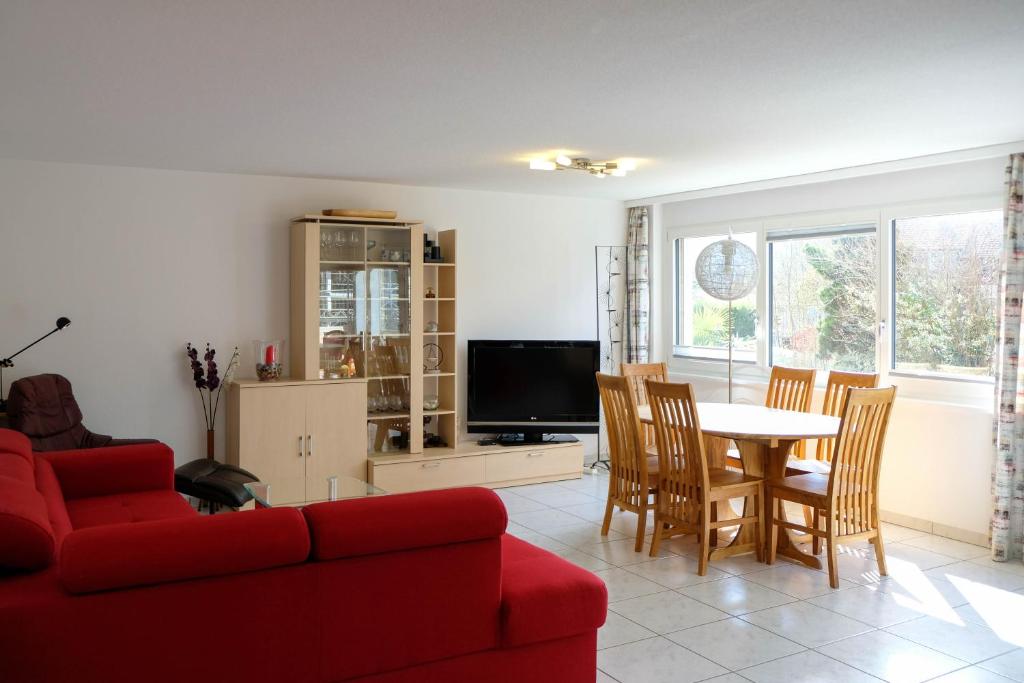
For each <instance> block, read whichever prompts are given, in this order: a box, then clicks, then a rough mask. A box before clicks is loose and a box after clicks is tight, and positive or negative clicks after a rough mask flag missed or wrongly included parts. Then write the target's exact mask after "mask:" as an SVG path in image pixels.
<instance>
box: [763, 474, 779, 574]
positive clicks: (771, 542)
mask: <svg viewBox="0 0 1024 683" xmlns="http://www.w3.org/2000/svg"><path fill="white" fill-rule="evenodd" d="M767 496H768V500H769V501H770V503H769V505H768V506H767V508H768V509H769V510H774V509H775V501H774V500H773V496H772V490H771V489H768V493H767ZM763 523H764V524H767V525H768V564H775V546H776V545H778V543H779V528H778V527H777V526H776V525H775V519H774V518H772V519H766V520H763Z"/></svg>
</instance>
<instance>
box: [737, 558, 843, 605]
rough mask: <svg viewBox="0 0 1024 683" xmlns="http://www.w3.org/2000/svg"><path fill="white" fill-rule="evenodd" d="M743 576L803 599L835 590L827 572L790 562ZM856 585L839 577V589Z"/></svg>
mask: <svg viewBox="0 0 1024 683" xmlns="http://www.w3.org/2000/svg"><path fill="white" fill-rule="evenodd" d="M743 578H745V579H747V580H748V581H753V582H754V583H759V584H761V585H762V586H767V587H768V588H771V589H772V590H777V591H779V592H781V593H785V594H787V595H792V596H793V597H794V598H800V599H801V600H804V599H807V598H815V597H817V596H819V595H825V594H826V593H831V592H832V591H833V590H835V589H833V588H832V587H831V586H829V584H828V574H826V573H825V572H819V571H815V570H814V569H809V568H807V567H804V566H801V565H796V564H790V563H788V562H782V563H781V564H775V565H773V566H771V567H769V568H768V569H764V570H762V571H759V572H752V573H750V574H745V575H744V576H743ZM855 585H856V584H854V583H851V582H850V581H847V580H846V579H844V578H841V577H840V579H839V590H843V589H845V588H852V587H853V586H855Z"/></svg>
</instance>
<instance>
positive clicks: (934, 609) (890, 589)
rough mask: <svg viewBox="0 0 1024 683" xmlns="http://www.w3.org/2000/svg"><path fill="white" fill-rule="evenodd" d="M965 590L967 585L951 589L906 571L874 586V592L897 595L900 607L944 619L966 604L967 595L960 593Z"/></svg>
mask: <svg viewBox="0 0 1024 683" xmlns="http://www.w3.org/2000/svg"><path fill="white" fill-rule="evenodd" d="M967 587H970V584H965V583H961V584H960V585H959V586H955V585H953V584H952V583H950V582H949V581H946V580H945V579H941V578H937V577H934V576H928V575H926V574H924V573H923V572H916V573H909V572H908V573H904V574H901V575H899V576H892V577H890V578H888V579H886V580H884V581H881V582H880V583H877V584H874V588H876V589H877V590H879V591H881V592H883V593H890V594H892V595H895V596H897V599H898V600H899V601H900V603H901V604H905V605H907V606H909V607H911V608H913V609H919V610H921V612H922V613H924V614H930V615H932V616H938V617H942V618H948V617H949V615H950V614H952V613H953V609H954V608H956V607H959V606H960V605H963V604H966V603H967V596H966V594H965V593H964V591H963V590H962V588H967Z"/></svg>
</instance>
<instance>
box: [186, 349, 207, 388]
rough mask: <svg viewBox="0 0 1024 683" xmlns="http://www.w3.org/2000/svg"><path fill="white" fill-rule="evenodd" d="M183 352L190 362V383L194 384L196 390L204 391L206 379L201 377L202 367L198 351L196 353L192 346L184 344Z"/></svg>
mask: <svg viewBox="0 0 1024 683" xmlns="http://www.w3.org/2000/svg"><path fill="white" fill-rule="evenodd" d="M185 352H186V354H187V355H188V358H189V361H190V362H189V366H190V367H191V369H192V381H193V382H195V384H196V389H205V388H206V386H207V383H206V378H205V377H204V376H203V365H202V363H200V362H199V351H197V350H196V348H195V347H194V346H192V344H186V345H185Z"/></svg>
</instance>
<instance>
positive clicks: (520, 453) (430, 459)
mask: <svg viewBox="0 0 1024 683" xmlns="http://www.w3.org/2000/svg"><path fill="white" fill-rule="evenodd" d="M582 475H583V444H581V443H552V442H550V441H546V442H544V443H540V444H533V445H531V444H519V445H518V446H511V447H505V446H499V445H498V444H493V445H490V446H481V445H479V444H478V443H476V442H475V441H463V442H461V443H459V444H456V445H455V447H454V448H424V449H423V452H422V453H401V452H399V453H371V454H370V457H369V467H368V472H367V476H368V477H369V481H370V483H371V484H373V485H374V486H377V487H379V488H382V489H384V490H385V491H387V492H388V493H405V492H408V491H425V490H427V489H442V488H448V487H451V486H487V487H490V488H501V487H504V486H519V485H521V484H540V483H542V482H546V481H564V480H566V479H579V478H580V477H581V476H582Z"/></svg>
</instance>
